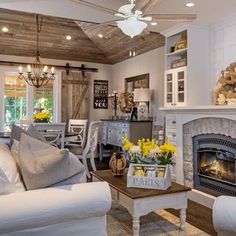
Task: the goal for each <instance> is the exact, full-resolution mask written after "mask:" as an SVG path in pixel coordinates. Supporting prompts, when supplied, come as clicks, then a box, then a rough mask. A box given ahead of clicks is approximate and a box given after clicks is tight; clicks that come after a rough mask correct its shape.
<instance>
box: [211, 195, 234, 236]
mask: <svg viewBox="0 0 236 236" xmlns="http://www.w3.org/2000/svg"><path fill="white" fill-rule="evenodd" d="M213 224H214V228H215V231H216V232H217V233H218V235H219V236H235V235H236V197H229V196H220V197H218V198H217V199H216V201H215V203H214V206H213Z"/></svg>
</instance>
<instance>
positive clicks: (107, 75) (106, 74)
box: [0, 55, 112, 129]
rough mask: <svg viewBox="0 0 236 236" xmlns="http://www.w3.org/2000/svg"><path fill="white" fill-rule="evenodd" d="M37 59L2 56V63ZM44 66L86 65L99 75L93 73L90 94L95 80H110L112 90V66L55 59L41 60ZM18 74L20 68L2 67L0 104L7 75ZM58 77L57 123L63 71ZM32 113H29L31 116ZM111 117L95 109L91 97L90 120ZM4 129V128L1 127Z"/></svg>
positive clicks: (57, 73)
mask: <svg viewBox="0 0 236 236" xmlns="http://www.w3.org/2000/svg"><path fill="white" fill-rule="evenodd" d="M34 60H35V58H29V57H16V56H7V55H0V61H12V62H24V63H32V62H33V61H34ZM41 61H42V62H43V63H44V64H48V65H49V64H52V65H62V66H65V65H66V63H67V62H68V63H70V65H71V66H75V67H76V66H81V64H85V66H86V67H90V68H97V69H98V72H97V73H91V81H90V94H91V95H92V94H93V81H94V80H108V81H109V82H108V83H109V89H110V88H112V79H111V78H112V66H111V65H104V64H98V63H88V62H78V61H63V60H53V59H44V58H43V59H41ZM12 72H13V73H16V74H17V73H18V68H17V67H14V66H0V103H1V102H2V101H3V88H1V87H2V86H3V83H4V82H3V80H4V78H5V75H6V73H12ZM55 73H56V75H57V82H56V83H55V84H56V88H55V91H56V92H57V96H56V97H54V98H55V101H56V106H57V119H56V121H60V114H61V112H60V104H61V100H60V92H61V90H60V88H61V71H60V70H55ZM3 113H4V111H3V106H2V103H1V104H0V114H1V115H0V123H2V118H3ZM31 113H32V111H30V112H29V114H31ZM108 116H109V110H108V109H93V96H91V97H90V120H98V119H102V118H107V117H108ZM0 129H2V127H0Z"/></svg>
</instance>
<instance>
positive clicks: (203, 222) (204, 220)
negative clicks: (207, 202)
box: [167, 200, 217, 236]
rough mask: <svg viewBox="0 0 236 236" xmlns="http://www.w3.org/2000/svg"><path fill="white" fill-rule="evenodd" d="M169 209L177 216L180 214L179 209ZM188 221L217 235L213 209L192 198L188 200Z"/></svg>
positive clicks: (214, 235)
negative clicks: (213, 220)
mask: <svg viewBox="0 0 236 236" xmlns="http://www.w3.org/2000/svg"><path fill="white" fill-rule="evenodd" d="M167 211H168V212H170V213H172V214H174V215H176V216H178V215H179V212H178V211H177V210H174V209H168V210H167ZM187 222H188V223H190V224H192V225H194V226H195V227H197V228H199V229H201V230H203V231H205V232H207V233H208V234H211V235H213V236H217V233H216V232H215V230H214V227H213V222H212V210H211V209H209V208H207V207H205V206H203V205H200V204H198V203H196V202H193V201H191V200H188V208H187Z"/></svg>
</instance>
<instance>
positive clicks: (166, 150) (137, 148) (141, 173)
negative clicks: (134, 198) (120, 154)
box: [123, 136, 176, 189]
mask: <svg viewBox="0 0 236 236" xmlns="http://www.w3.org/2000/svg"><path fill="white" fill-rule="evenodd" d="M123 151H124V153H125V156H126V157H127V159H128V160H129V162H130V166H129V171H128V176H127V186H128V187H140V188H153V189H167V188H168V187H169V186H170V184H171V173H170V165H174V164H175V163H174V161H173V155H174V153H175V151H176V148H175V146H174V145H172V144H170V143H169V142H168V141H167V140H166V141H165V143H164V144H162V145H158V141H157V140H156V139H152V140H150V139H141V140H138V142H137V144H133V143H132V142H130V140H129V139H128V138H127V137H125V136H124V137H123Z"/></svg>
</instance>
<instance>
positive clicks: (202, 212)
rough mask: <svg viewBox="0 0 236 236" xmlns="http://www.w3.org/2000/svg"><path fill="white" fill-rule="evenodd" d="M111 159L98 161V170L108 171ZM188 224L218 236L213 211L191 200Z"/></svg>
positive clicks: (176, 212)
mask: <svg viewBox="0 0 236 236" xmlns="http://www.w3.org/2000/svg"><path fill="white" fill-rule="evenodd" d="M109 159H110V158H108V157H106V158H103V161H102V162H99V161H98V160H96V166H97V169H99V170H101V169H108V168H109V164H108V162H109ZM167 211H168V212H170V213H172V214H174V215H176V216H179V211H177V210H174V209H168V210H167ZM187 222H188V223H190V224H191V225H193V226H195V227H197V228H199V229H201V230H202V231H205V232H206V233H208V234H210V235H212V236H217V233H216V232H215V230H214V227H213V222H212V210H211V209H209V208H207V207H205V206H203V205H200V204H198V203H196V202H193V201H191V200H188V208H187Z"/></svg>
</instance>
